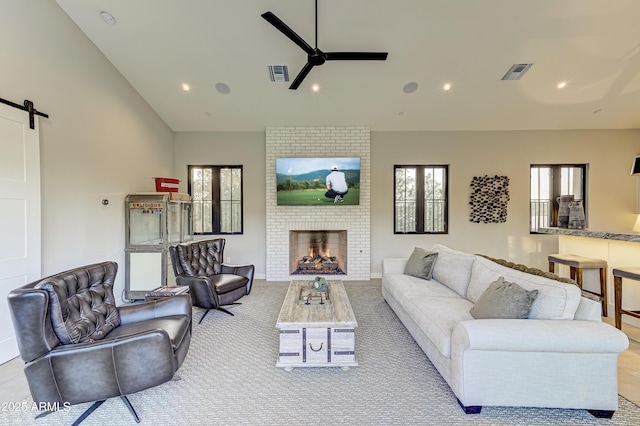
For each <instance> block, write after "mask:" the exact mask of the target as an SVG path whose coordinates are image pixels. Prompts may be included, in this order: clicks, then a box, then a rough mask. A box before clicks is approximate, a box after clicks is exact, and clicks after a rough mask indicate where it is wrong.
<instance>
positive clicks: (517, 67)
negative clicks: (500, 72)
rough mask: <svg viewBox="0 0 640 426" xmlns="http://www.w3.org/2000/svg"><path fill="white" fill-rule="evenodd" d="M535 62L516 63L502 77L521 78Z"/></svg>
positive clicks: (507, 78) (504, 78)
mask: <svg viewBox="0 0 640 426" xmlns="http://www.w3.org/2000/svg"><path fill="white" fill-rule="evenodd" d="M532 66H533V64H514V65H513V66H512V67H511V68H509V71H507V73H506V74H505V75H504V77H502V80H520V79H521V78H522V76H523V75H524V73H526V72H527V71H528V70H529V68H531V67H532Z"/></svg>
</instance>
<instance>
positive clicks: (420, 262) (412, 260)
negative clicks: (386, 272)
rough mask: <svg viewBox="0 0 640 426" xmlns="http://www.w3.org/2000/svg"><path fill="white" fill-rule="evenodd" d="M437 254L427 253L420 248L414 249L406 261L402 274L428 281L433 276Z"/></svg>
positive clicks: (433, 252)
mask: <svg viewBox="0 0 640 426" xmlns="http://www.w3.org/2000/svg"><path fill="white" fill-rule="evenodd" d="M437 258H438V252H435V251H427V250H425V249H422V248H420V247H415V248H414V249H413V253H411V256H410V257H409V260H407V265H406V266H405V269H404V273H405V274H406V275H411V276H413V277H418V278H422V279H425V280H430V279H431V277H432V274H433V267H434V265H435V264H436V259H437Z"/></svg>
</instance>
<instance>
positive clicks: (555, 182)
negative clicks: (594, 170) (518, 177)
mask: <svg viewBox="0 0 640 426" xmlns="http://www.w3.org/2000/svg"><path fill="white" fill-rule="evenodd" d="M533 168H550V169H552V181H551V182H550V193H551V195H550V199H549V212H548V214H549V224H548V225H547V227H557V226H558V210H559V206H558V203H557V202H556V199H557V197H559V196H560V195H571V194H563V193H562V184H563V182H561V175H562V168H579V169H582V182H581V185H580V187H581V191H582V198H576V200H578V201H580V200H581V201H582V205H583V207H584V214H585V223H588V214H587V211H588V208H587V206H588V181H589V164H588V163H555V164H549V163H547V164H531V165H530V166H529V234H541V233H540V232H538V231H536V230H534V229H533V223H532V219H533V215H532V207H533V200H534V199H533V194H532V192H531V190H532V188H531V186H532V185H531V183H532V182H531V171H532V170H533ZM537 200H540V199H539V198H537ZM542 227H543V228H544V226H542Z"/></svg>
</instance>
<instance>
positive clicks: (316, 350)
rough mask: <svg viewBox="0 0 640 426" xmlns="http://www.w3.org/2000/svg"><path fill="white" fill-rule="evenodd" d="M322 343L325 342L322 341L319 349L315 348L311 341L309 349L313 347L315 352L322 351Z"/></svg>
mask: <svg viewBox="0 0 640 426" xmlns="http://www.w3.org/2000/svg"><path fill="white" fill-rule="evenodd" d="M322 345H323V343H320V347H319V348H318V349H313V345H312V344H311V343H309V349H311V350H312V351H314V352H320V351H321V350H322Z"/></svg>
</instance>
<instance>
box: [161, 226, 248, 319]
mask: <svg viewBox="0 0 640 426" xmlns="http://www.w3.org/2000/svg"><path fill="white" fill-rule="evenodd" d="M224 244H225V239H224V238H216V239H213V240H202V241H195V242H192V243H187V244H179V245H177V246H171V247H169V254H170V255H171V264H172V265H173V272H174V273H175V275H176V284H178V285H188V286H189V293H190V294H191V299H192V301H193V305H194V306H198V307H200V308H204V309H206V311H205V313H204V314H203V315H202V318H200V321H198V324H199V323H201V322H202V320H203V319H204V317H205V316H206V315H207V314H208V313H209V310H211V309H217V310H219V311H222V312H225V313H227V314H229V315H231V316H233V314H232V313H231V312H229V311H228V310H227V309H225V308H223V306H225V305H238V304H239V303H235V302H236V300H238V299H240V298H241V297H242V296H245V295H247V294H249V293H250V292H251V285H252V284H253V273H254V266H253V265H225V264H223V263H222V260H223V259H224V257H223V254H224Z"/></svg>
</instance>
